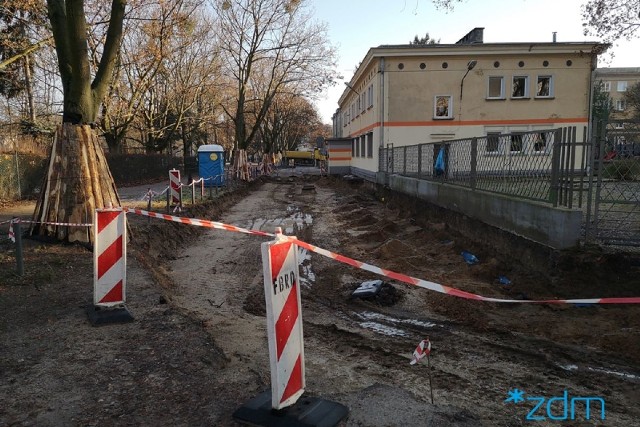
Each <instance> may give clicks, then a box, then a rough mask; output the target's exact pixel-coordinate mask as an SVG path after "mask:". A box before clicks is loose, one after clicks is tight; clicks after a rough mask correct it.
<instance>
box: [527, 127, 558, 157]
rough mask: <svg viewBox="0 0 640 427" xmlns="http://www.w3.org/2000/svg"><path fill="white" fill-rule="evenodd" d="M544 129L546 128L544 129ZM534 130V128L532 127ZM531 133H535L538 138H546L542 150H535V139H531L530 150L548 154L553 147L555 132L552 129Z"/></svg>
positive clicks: (535, 152)
mask: <svg viewBox="0 0 640 427" xmlns="http://www.w3.org/2000/svg"><path fill="white" fill-rule="evenodd" d="M545 130H546V129H545ZM533 131H534V132H535V131H536V130H535V129H533ZM531 135H537V137H538V138H546V141H544V148H543V149H542V150H536V141H531V142H532V143H531V152H532V153H533V154H549V153H551V149H552V148H553V140H554V138H555V133H554V132H553V131H546V132H544V131H541V132H537V133H532V134H531Z"/></svg>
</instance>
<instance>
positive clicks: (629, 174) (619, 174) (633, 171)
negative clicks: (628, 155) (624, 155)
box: [602, 159, 640, 181]
mask: <svg viewBox="0 0 640 427" xmlns="http://www.w3.org/2000/svg"><path fill="white" fill-rule="evenodd" d="M602 177H603V178H607V179H616V180H619V181H635V180H640V159H619V160H612V161H610V162H608V163H606V165H605V167H604V170H603V172H602Z"/></svg>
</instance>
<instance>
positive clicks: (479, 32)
mask: <svg viewBox="0 0 640 427" xmlns="http://www.w3.org/2000/svg"><path fill="white" fill-rule="evenodd" d="M483 39H484V27H476V28H474V29H473V30H471V31H469V32H468V33H467V35H466V36H464V37H463V38H461V39H460V40H458V41H457V42H456V44H477V43H483V42H484V41H483Z"/></svg>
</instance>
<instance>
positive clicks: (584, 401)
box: [504, 388, 605, 421]
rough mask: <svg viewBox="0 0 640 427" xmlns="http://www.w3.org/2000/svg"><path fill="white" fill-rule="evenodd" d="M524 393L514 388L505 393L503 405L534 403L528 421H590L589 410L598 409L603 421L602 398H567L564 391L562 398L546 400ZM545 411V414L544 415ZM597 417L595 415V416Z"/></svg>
mask: <svg viewBox="0 0 640 427" xmlns="http://www.w3.org/2000/svg"><path fill="white" fill-rule="evenodd" d="M525 394H526V393H525V392H524V391H523V390H519V389H517V388H514V389H512V390H509V391H508V392H507V396H508V397H507V398H506V399H505V400H504V403H515V404H519V403H522V402H524V401H529V402H535V404H534V406H533V408H532V409H531V410H530V411H529V412H528V413H527V416H526V417H525V419H526V420H529V421H544V420H554V421H566V420H575V419H585V420H590V419H591V408H592V406H593V408H594V410H596V408H598V407H599V408H598V409H600V419H601V420H604V419H605V409H604V399H603V398H602V397H597V396H590V397H583V396H575V397H569V392H567V390H565V391H564V392H563V393H562V396H558V397H551V398H546V397H543V396H527V397H525ZM545 403H546V405H545ZM545 409H546V413H545ZM596 417H597V415H596Z"/></svg>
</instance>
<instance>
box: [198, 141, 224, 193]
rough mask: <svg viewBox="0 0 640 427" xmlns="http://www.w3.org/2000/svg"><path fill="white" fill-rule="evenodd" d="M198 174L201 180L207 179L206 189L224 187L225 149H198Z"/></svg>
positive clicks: (215, 147) (203, 146) (212, 145)
mask: <svg viewBox="0 0 640 427" xmlns="http://www.w3.org/2000/svg"><path fill="white" fill-rule="evenodd" d="M198 172H199V175H200V178H205V181H204V185H205V187H213V186H216V187H220V186H222V185H224V149H223V148H222V146H221V145H217V144H208V145H201V146H200V147H198ZM211 178H213V179H211Z"/></svg>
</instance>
